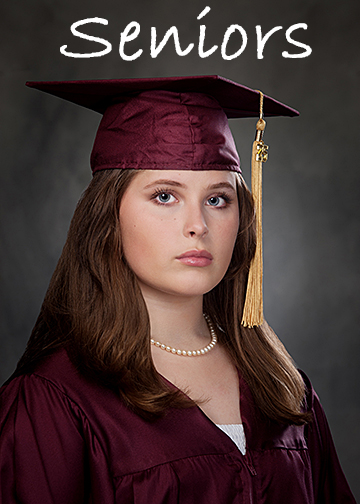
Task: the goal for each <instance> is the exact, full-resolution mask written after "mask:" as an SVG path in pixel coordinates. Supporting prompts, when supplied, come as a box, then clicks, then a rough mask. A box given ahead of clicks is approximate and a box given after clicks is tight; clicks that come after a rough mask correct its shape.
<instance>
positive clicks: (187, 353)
mask: <svg viewBox="0 0 360 504" xmlns="http://www.w3.org/2000/svg"><path fill="white" fill-rule="evenodd" d="M204 318H205V320H206V322H207V325H208V327H209V331H210V336H211V342H210V343H209V344H208V345H207V346H206V347H203V348H200V349H199V350H177V349H176V348H174V347H171V346H168V345H165V344H164V343H160V341H156V340H154V339H153V338H151V340H150V342H151V344H152V345H154V346H156V347H158V348H160V349H161V350H165V351H166V352H170V353H173V354H175V355H183V356H184V357H197V356H198V355H205V354H207V353H208V352H210V350H211V349H212V348H214V346H215V345H216V343H217V337H216V333H215V329H214V326H213V324H212V322H211V320H210V317H208V316H207V315H204Z"/></svg>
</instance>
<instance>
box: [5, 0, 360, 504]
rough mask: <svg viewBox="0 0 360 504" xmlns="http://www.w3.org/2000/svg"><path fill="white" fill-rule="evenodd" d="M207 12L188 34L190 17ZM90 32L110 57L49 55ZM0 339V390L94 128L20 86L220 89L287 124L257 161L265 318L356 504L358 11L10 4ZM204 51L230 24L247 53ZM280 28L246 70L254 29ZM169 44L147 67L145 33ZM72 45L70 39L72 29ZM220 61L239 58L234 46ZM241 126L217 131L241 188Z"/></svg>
mask: <svg viewBox="0 0 360 504" xmlns="http://www.w3.org/2000/svg"><path fill="white" fill-rule="evenodd" d="M206 5H209V6H210V7H211V11H210V13H209V14H207V16H206V17H205V18H204V19H203V20H202V21H201V22H200V21H197V19H196V17H197V16H198V14H199V13H200V12H201V11H202V10H203V8H204V7H205V6H206ZM90 17H101V18H105V19H107V20H108V21H109V24H108V26H103V25H99V24H98V25H95V24H93V25H91V26H87V27H85V28H83V30H84V31H85V32H86V33H89V34H92V35H94V36H98V37H102V38H105V39H107V40H109V41H110V42H111V43H112V45H113V50H112V52H111V53H110V54H108V55H106V56H104V57H100V58H92V59H73V58H67V57H65V56H63V55H61V54H60V52H59V47H60V46H62V45H63V44H67V45H68V50H69V51H72V52H91V51H99V50H101V49H103V46H100V45H99V44H96V43H90V42H87V41H80V39H78V38H75V37H73V36H72V35H71V33H70V25H71V24H72V23H73V22H75V21H78V20H80V19H84V18H90ZM0 19H1V21H0V23H1V26H0V37H1V67H0V68H1V70H0V71H1V77H0V83H1V100H0V108H1V111H0V112H1V115H0V120H1V142H2V146H1V168H0V174H1V182H0V192H1V207H0V208H1V238H0V239H1V241H0V250H1V256H0V271H1V294H0V295H1V298H0V310H1V333H0V338H1V340H0V344H1V353H0V379H1V381H3V380H5V379H6V378H7V377H8V376H9V374H10V373H11V372H12V371H13V369H14V366H15V364H16V362H17V359H18V358H19V356H20V354H21V353H22V352H23V349H24V346H25V343H26V341H27V338H28V336H29V333H30V330H31V328H32V326H33V324H34V322H35V319H36V316H37V313H38V311H39V308H40V305H41V302H42V299H43V296H44V293H45V290H46V288H47V285H48V282H49V279H50V275H51V273H52V271H53V269H54V266H55V264H56V262H57V259H58V257H59V254H60V252H61V248H62V245H63V243H64V240H65V237H66V232H67V229H68V225H69V220H70V218H71V215H72V213H73V210H74V207H75V204H76V201H77V200H78V198H79V196H80V194H81V192H82V191H83V189H84V188H85V186H86V185H87V183H88V181H89V180H90V170H89V162H88V158H89V152H90V149H91V147H92V141H93V137H94V134H95V130H96V127H97V124H98V121H99V119H100V116H99V115H97V114H96V113H94V112H90V111H87V110H85V109H81V108H80V107H76V106H75V105H72V104H67V103H64V102H62V101H61V100H58V99H55V98H52V97H50V96H49V95H45V94H42V93H40V92H38V91H34V90H30V89H27V88H25V86H24V83H25V81H26V80H66V79H84V78H99V79H100V78H121V77H149V76H170V75H190V74H220V75H223V76H225V77H228V78H230V79H233V80H236V81H238V82H241V83H243V84H246V85H248V86H250V87H254V88H256V89H262V90H263V91H264V92H265V93H267V94H270V95H272V96H274V97H275V98H278V99H279V100H282V101H284V102H285V103H287V104H289V105H291V106H293V107H295V108H297V109H299V110H300V111H301V116H300V118H294V119H289V118H276V119H270V120H269V121H268V127H267V131H266V136H265V140H266V143H268V144H269V145H270V147H271V149H270V160H269V162H268V163H267V164H266V165H265V166H264V169H265V174H264V178H265V186H264V207H265V209H264V213H265V219H264V221H265V222H264V228H265V231H264V232H265V245H264V246H265V278H264V282H265V314H266V317H267V319H268V321H269V323H270V324H271V325H272V326H273V327H274V328H275V330H276V332H277V333H278V335H279V336H280V338H281V339H282V340H283V341H284V342H285V344H286V346H287V348H288V349H289V351H290V352H291V353H292V355H293V356H294V359H295V360H296V362H297V364H298V365H299V366H300V367H301V368H302V369H304V370H305V371H306V373H308V374H309V375H310V377H311V379H312V381H313V383H314V385H315V387H316V389H317V391H318V393H319V395H320V398H321V400H322V403H323V405H324V408H325V410H326V412H327V415H328V418H329V422H330V425H331V428H332V432H333V436H334V439H335V444H336V446H337V449H338V453H339V456H340V459H341V462H342V465H343V468H344V470H345V473H346V475H347V477H348V479H349V482H350V484H351V487H352V489H353V491H354V493H355V495H356V496H357V498H358V499H359V498H360V485H359V474H360V442H359V440H360V392H359V385H360V367H359V364H360V355H359V353H360V352H359V351H360V334H359V332H360V330H359V326H360V324H359V322H360V320H359V319H360V316H359V315H360V310H359V285H360V269H359V251H360V238H359V231H360V230H359V221H360V219H359V217H360V203H359V195H360V192H359V182H360V170H359V147H358V141H359V68H360V65H359V56H358V50H359V36H358V32H359V28H358V22H359V19H360V3H359V1H358V0H343V1H339V0H328V1H322V0H295V1H285V0H257V1H253V0H237V1H233V0H222V1H220V0H201V1H197V0H196V1H195V0H154V1H145V0H133V1H131V2H127V1H123V0H116V1H114V0H113V1H110V0H102V1H99V2H95V1H94V0H87V1H75V2H74V1H72V0H63V1H58V2H53V1H50V0H27V1H25V0H13V1H12V2H7V3H6V4H5V5H3V6H2V12H1V18H0ZM134 20H135V21H138V22H139V23H140V25H141V34H140V36H139V37H138V39H137V40H136V41H134V42H132V43H129V44H128V45H127V46H126V51H128V52H129V53H130V52H131V53H132V52H135V51H136V50H137V49H139V48H142V49H143V50H144V52H143V54H142V56H141V57H140V58H139V59H137V60H135V61H133V62H125V61H123V60H122V59H120V56H119V53H118V44H119V34H120V32H121V31H122V30H124V28H125V26H126V25H127V24H128V23H129V22H131V21H134ZM201 23H204V24H206V26H207V32H206V43H205V48H206V49H208V48H210V47H211V46H212V45H213V44H218V45H220V44H221V41H222V38H223V34H224V32H225V30H226V28H227V27H228V26H229V25H231V24H232V23H237V24H239V25H241V26H243V27H244V29H245V30H246V32H247V34H248V45H247V48H246V49H245V51H244V53H243V54H242V55H241V56H239V57H238V58H236V59H234V60H232V61H224V60H223V59H222V58H221V55H220V51H219V50H218V51H217V52H216V53H215V54H213V55H212V56H210V57H209V58H206V59H201V58H199V56H198V54H197V48H196V46H197V40H198V33H199V25H200V24H201ZM295 23H307V24H308V29H307V31H305V30H298V31H296V32H294V34H293V36H294V38H295V39H297V40H300V41H302V42H303V43H306V44H308V45H310V46H311V47H312V49H313V53H312V55H311V56H309V57H307V58H304V59H285V58H283V57H282V55H281V54H282V51H284V50H288V51H289V52H290V53H296V52H302V50H301V49H297V48H296V47H294V46H291V45H289V44H288V43H287V42H286V39H285V29H287V28H288V27H290V26H291V25H293V24H295ZM257 24H260V25H261V26H262V29H263V32H267V31H269V30H270V29H271V28H273V27H274V26H283V27H284V29H283V30H282V31H278V32H277V33H275V34H274V35H273V36H272V37H271V38H270V40H269V41H268V43H267V45H266V46H265V50H264V59H262V60H258V59H257V58H256V36H255V26H256V25H257ZM172 25H176V26H177V27H178V29H179V33H180V41H181V44H182V47H185V46H186V45H187V44H189V43H190V42H194V43H195V49H194V50H193V51H192V52H191V53H190V55H188V56H185V57H179V56H177V55H176V53H175V51H174V47H173V44H172V43H168V44H167V46H166V48H165V49H164V50H163V51H162V52H161V53H160V55H159V56H158V57H157V58H156V59H152V58H151V57H150V55H149V47H150V27H151V26H156V27H157V29H158V31H159V34H161V36H162V35H163V34H164V33H165V31H166V30H167V29H168V28H169V27H170V26H172ZM80 30H81V28H80ZM231 40H232V42H233V44H232V45H229V52H235V50H236V49H237V48H238V47H239V43H240V37H237V36H233V38H232V39H231ZM254 124H255V121H254V120H249V119H248V120H243V121H238V122H236V121H232V122H231V125H232V127H233V132H234V135H235V138H236V142H237V145H238V149H239V151H240V155H241V158H242V164H243V167H244V173H245V176H246V178H247V179H249V167H248V166H249V159H250V143H251V141H252V139H253V134H254Z"/></svg>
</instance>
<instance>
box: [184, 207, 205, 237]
mask: <svg viewBox="0 0 360 504" xmlns="http://www.w3.org/2000/svg"><path fill="white" fill-rule="evenodd" d="M208 231H209V230H208V227H207V223H206V219H205V215H204V211H203V209H202V208H201V207H199V206H197V205H191V206H189V207H188V209H187V212H186V216H185V223H184V235H185V236H187V237H198V238H201V237H203V236H205V235H206V234H207V233H208Z"/></svg>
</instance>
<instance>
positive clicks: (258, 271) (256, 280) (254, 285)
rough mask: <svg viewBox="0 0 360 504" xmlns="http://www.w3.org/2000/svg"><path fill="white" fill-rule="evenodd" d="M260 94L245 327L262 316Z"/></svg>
mask: <svg viewBox="0 0 360 504" xmlns="http://www.w3.org/2000/svg"><path fill="white" fill-rule="evenodd" d="M259 93H260V119H259V120H258V122H257V124H256V137H255V141H254V143H253V148H252V156H251V191H252V195H253V198H254V204H255V218H256V252H255V255H254V258H253V260H252V261H251V264H250V269H249V277H248V284H247V290H246V298H245V305H244V311H243V317H242V321H241V324H242V325H243V326H245V327H254V326H259V325H261V324H262V323H263V322H264V314H263V250H262V164H263V163H265V162H266V161H267V157H268V146H267V145H265V144H264V142H263V140H262V135H263V132H264V129H265V126H266V122H265V121H264V119H263V94H262V93H261V91H259Z"/></svg>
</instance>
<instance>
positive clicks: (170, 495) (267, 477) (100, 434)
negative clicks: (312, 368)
mask: <svg viewBox="0 0 360 504" xmlns="http://www.w3.org/2000/svg"><path fill="white" fill-rule="evenodd" d="M304 379H305V381H306V384H307V387H308V395H307V402H308V407H309V409H311V410H312V412H313V416H314V420H313V422H312V423H311V424H310V425H309V426H306V427H296V426H284V425H279V424H277V423H275V422H272V421H270V420H267V419H264V418H263V417H262V416H261V414H260V412H259V410H258V409H257V408H256V406H255V405H254V402H253V399H252V396H251V393H250V391H249V389H248V387H247V385H246V383H245V382H244V380H243V379H242V378H241V377H240V400H241V413H242V418H243V423H244V430H245V435H246V441H247V451H246V455H245V456H243V455H241V453H240V451H239V450H238V449H237V447H236V445H235V444H234V443H233V442H232V441H231V439H230V438H229V437H228V436H227V435H226V434H225V433H224V432H222V431H221V430H220V429H219V428H218V427H216V425H215V424H214V423H213V422H212V421H211V420H210V419H209V418H208V417H207V416H206V415H204V413H203V412H202V411H201V409H199V408H198V407H193V408H190V409H185V410H178V409H172V410H170V411H169V412H168V414H167V415H166V416H165V417H164V418H162V419H159V420H156V421H154V422H147V421H145V420H143V419H142V418H140V417H139V416H138V415H136V414H134V413H133V412H132V411H130V410H129V409H128V408H127V407H126V406H125V404H124V403H123V402H122V400H121V399H120V398H119V397H118V396H117V395H116V394H115V393H113V392H112V391H111V390H108V389H105V388H103V387H101V386H98V385H97V384H94V383H92V382H90V381H88V380H87V379H86V378H84V377H83V376H81V375H79V374H78V372H77V371H76V369H75V367H74V366H73V365H72V363H71V362H70V360H69V358H68V356H67V353H66V351H65V350H61V351H59V352H57V353H56V354H54V355H53V356H51V357H50V358H48V360H47V361H46V362H45V363H43V364H42V365H40V366H39V367H38V369H37V370H36V372H34V373H32V374H31V375H25V376H21V377H17V378H14V379H13V380H12V381H10V382H9V383H8V384H7V385H6V386H4V387H3V388H2V389H1V395H0V476H1V484H0V503H1V504H15V503H21V504H65V503H66V504H80V503H89V504H90V503H93V504H95V503H96V504H133V503H134V504H149V503H151V504H160V503H161V504H165V503H166V504H192V503H194V504H195V503H196V504H203V503H204V504H205V503H206V504H235V503H236V504H240V503H242V504H245V503H246V504H255V503H256V504H260V503H261V504H265V503H266V504H275V503H276V504H282V503H284V504H285V503H286V504H315V503H316V504H320V503H321V504H323V503H324V504H325V503H326V504H330V503H333V504H335V503H336V504H339V503H340V504H346V503H349V504H350V503H351V504H354V503H355V500H354V498H353V496H352V494H351V492H350V490H349V487H348V485H347V482H346V480H345V477H344V475H343V472H342V470H341V468H340V465H339V461H338V458H337V455H336V452H335V448H334V445H333V442H332V439H331V434H330V431H329V428H328V424H327V421H326V418H325V415H324V412H323V409H322V407H321V405H320V403H319V400H318V397H317V396H316V394H315V393H314V391H313V389H312V387H311V384H310V383H309V381H308V380H307V378H306V377H305V378H304Z"/></svg>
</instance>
